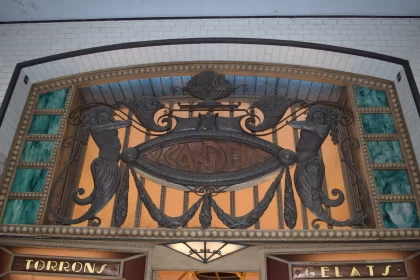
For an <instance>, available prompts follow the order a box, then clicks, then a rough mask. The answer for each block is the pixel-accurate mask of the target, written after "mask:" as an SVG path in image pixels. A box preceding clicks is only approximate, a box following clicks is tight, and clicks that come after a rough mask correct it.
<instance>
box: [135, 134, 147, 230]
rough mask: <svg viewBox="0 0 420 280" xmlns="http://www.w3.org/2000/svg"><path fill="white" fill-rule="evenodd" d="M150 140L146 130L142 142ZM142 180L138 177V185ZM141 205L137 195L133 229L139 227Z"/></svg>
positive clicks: (142, 182)
mask: <svg viewBox="0 0 420 280" xmlns="http://www.w3.org/2000/svg"><path fill="white" fill-rule="evenodd" d="M149 139H150V130H146V135H145V136H144V142H146V141H148V140H149ZM144 181H145V180H144V178H143V177H140V183H141V184H143V185H144ZM142 206H143V203H142V202H141V199H140V197H139V196H138V194H137V204H136V216H135V217H134V227H140V220H141V210H142Z"/></svg>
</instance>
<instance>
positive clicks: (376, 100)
mask: <svg viewBox="0 0 420 280" xmlns="http://www.w3.org/2000/svg"><path fill="white" fill-rule="evenodd" d="M353 88H354V92H355V94H356V100H357V104H358V105H359V106H360V107H388V106H389V104H388V99H387V97H386V93H385V92H384V91H380V90H376V89H371V88H363V87H358V86H353Z"/></svg>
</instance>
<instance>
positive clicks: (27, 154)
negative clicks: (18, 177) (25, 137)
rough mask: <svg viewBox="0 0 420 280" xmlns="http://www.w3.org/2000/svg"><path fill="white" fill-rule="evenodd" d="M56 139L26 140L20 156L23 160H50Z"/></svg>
mask: <svg viewBox="0 0 420 280" xmlns="http://www.w3.org/2000/svg"><path fill="white" fill-rule="evenodd" d="M53 149H54V141H44V140H33V141H26V142H25V145H24V146H23V151H22V154H21V157H20V160H21V162H48V161H50V160H51V155H52V151H53Z"/></svg>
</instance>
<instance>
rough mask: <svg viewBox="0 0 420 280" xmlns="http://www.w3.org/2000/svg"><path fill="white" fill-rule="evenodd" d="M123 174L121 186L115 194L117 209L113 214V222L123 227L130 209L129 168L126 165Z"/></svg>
mask: <svg viewBox="0 0 420 280" xmlns="http://www.w3.org/2000/svg"><path fill="white" fill-rule="evenodd" d="M123 170H124V171H123V176H122V180H121V184H120V187H119V188H118V190H117V194H116V196H115V200H116V203H115V208H114V209H115V210H114V215H113V217H112V218H113V224H114V226H116V227H121V226H122V225H123V223H124V221H125V219H126V218H127V210H128V176H129V173H128V168H127V167H126V166H124V169H123Z"/></svg>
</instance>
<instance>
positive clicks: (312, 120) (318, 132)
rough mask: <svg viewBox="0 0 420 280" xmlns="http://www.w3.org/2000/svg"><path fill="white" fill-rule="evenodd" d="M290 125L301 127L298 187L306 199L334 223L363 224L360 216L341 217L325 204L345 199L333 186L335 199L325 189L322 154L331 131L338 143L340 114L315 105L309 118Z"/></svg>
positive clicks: (297, 168) (317, 213)
mask: <svg viewBox="0 0 420 280" xmlns="http://www.w3.org/2000/svg"><path fill="white" fill-rule="evenodd" d="M288 124H289V125H290V126H292V127H294V128H297V129H300V130H301V133H300V138H299V141H298V144H297V147H296V153H297V166H296V170H295V175H294V181H295V186H296V191H297V193H298V195H299V197H300V199H301V200H302V203H303V204H304V205H305V207H306V208H308V209H309V210H310V211H311V212H313V213H314V214H315V215H316V216H317V217H318V218H319V219H320V220H321V221H324V222H326V223H328V224H330V225H333V226H350V225H355V224H360V223H361V221H360V219H357V220H345V221H337V220H334V219H333V218H332V217H330V216H329V215H328V213H327V212H326V211H325V209H324V208H323V205H324V206H327V207H336V206H339V205H341V204H342V203H343V202H344V194H343V192H342V191H340V190H338V189H333V190H332V194H333V195H338V198H337V199H335V200H332V199H329V198H328V197H327V196H326V195H325V194H324V193H323V191H322V184H323V181H324V176H325V166H324V162H323V160H322V159H321V158H320V157H319V156H318V151H319V149H320V148H321V145H322V143H323V142H324V141H325V139H326V138H327V136H328V134H330V135H331V138H332V140H333V143H334V144H338V128H337V125H338V114H337V112H336V111H335V110H333V109H331V108H329V107H326V106H324V105H313V106H311V107H310V109H309V111H308V115H307V118H306V121H292V122H289V123H288Z"/></svg>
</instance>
